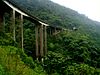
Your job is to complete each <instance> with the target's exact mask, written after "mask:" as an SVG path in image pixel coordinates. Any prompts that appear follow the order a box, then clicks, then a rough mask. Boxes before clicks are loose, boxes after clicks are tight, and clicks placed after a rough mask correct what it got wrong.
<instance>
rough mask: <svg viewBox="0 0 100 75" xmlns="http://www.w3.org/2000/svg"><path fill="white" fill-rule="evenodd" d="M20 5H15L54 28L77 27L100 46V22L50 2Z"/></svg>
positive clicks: (30, 0)
mask: <svg viewBox="0 0 100 75" xmlns="http://www.w3.org/2000/svg"><path fill="white" fill-rule="evenodd" d="M12 1H13V0H12ZM20 3H21V4H19V1H17V0H16V3H15V4H16V5H19V7H22V8H23V9H24V10H26V11H28V12H29V13H31V14H32V15H34V16H36V17H38V18H40V19H41V20H43V21H44V22H46V23H48V24H50V25H52V26H59V27H65V28H67V29H73V27H76V28H77V29H78V31H79V32H82V33H81V34H88V35H89V36H90V37H91V39H93V40H95V41H96V42H98V43H99V44H100V41H99V40H100V38H99V37H100V33H99V32H100V29H99V27H100V23H99V22H96V21H92V20H90V19H89V18H88V17H86V16H85V15H83V14H79V13H78V12H76V11H74V10H71V9H69V8H66V7H63V6H60V5H58V4H55V3H53V2H51V1H50V0H24V1H23V0H20ZM26 3H27V5H26ZM24 6H26V7H24Z"/></svg>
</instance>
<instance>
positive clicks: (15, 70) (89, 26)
mask: <svg viewBox="0 0 100 75" xmlns="http://www.w3.org/2000/svg"><path fill="white" fill-rule="evenodd" d="M8 1H12V2H13V3H14V4H15V5H16V6H18V7H19V8H22V9H23V10H25V11H28V13H30V14H32V15H33V16H36V17H38V18H40V19H41V20H43V21H44V22H46V23H48V24H49V25H51V26H55V27H62V28H65V29H66V31H61V32H60V33H59V34H57V35H56V36H54V35H50V34H49V33H48V37H47V38H48V40H47V45H48V53H47V55H46V56H44V57H43V58H44V61H43V62H39V61H36V59H35V27H34V24H33V23H31V22H30V21H29V20H27V19H24V51H23V50H21V49H20V48H19V45H18V43H19V36H18V35H17V34H18V33H19V30H18V25H19V19H18V17H17V18H16V42H14V40H13V39H12V33H11V32H10V31H9V29H10V24H11V23H9V21H10V18H9V17H10V15H9V14H8V13H6V14H5V32H4V33H2V34H0V75H100V45H99V44H100V33H99V32H100V29H99V28H100V23H99V22H96V21H93V20H90V19H89V18H88V17H86V16H85V15H83V14H79V13H78V12H76V11H74V10H72V9H69V8H66V7H63V6H60V5H58V4H56V3H53V2H51V1H50V0H8ZM19 2H20V4H19ZM74 28H76V30H74ZM47 31H48V30H47ZM32 58H33V59H32Z"/></svg>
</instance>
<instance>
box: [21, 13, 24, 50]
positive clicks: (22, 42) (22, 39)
mask: <svg viewBox="0 0 100 75" xmlns="http://www.w3.org/2000/svg"><path fill="white" fill-rule="evenodd" d="M23 44H24V38H23V15H22V14H21V47H22V50H23V49H24V47H23Z"/></svg>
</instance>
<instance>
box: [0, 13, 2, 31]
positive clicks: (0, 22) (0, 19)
mask: <svg viewBox="0 0 100 75" xmlns="http://www.w3.org/2000/svg"><path fill="white" fill-rule="evenodd" d="M0 32H3V15H2V14H0Z"/></svg>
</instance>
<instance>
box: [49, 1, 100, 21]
mask: <svg viewBox="0 0 100 75" xmlns="http://www.w3.org/2000/svg"><path fill="white" fill-rule="evenodd" d="M51 1H53V2H56V3H59V4H61V5H63V6H66V7H68V8H71V9H73V10H76V11H78V12H79V13H81V14H85V15H86V16H88V18H91V19H93V20H96V21H99V22H100V0H51Z"/></svg>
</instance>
